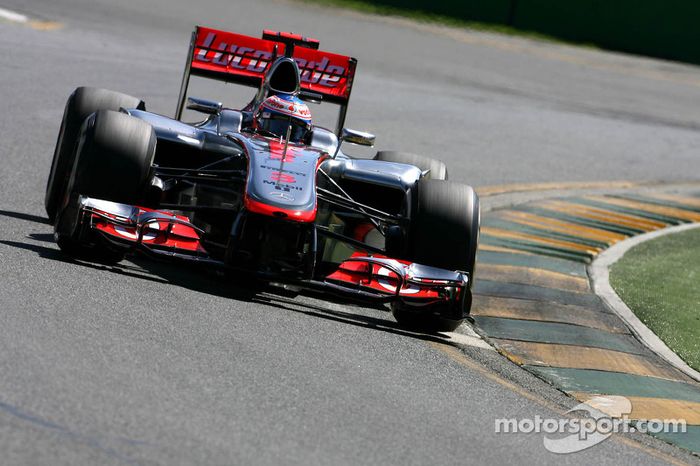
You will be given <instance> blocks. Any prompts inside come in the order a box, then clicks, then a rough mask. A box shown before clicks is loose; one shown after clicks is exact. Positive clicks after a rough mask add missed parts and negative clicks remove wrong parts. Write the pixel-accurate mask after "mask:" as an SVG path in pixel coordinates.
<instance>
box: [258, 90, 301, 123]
mask: <svg viewBox="0 0 700 466" xmlns="http://www.w3.org/2000/svg"><path fill="white" fill-rule="evenodd" d="M262 106H263V108H266V109H268V110H273V111H276V112H279V113H283V114H285V115H291V116H293V117H295V118H301V119H302V120H311V111H310V110H309V107H307V106H306V104H303V103H298V102H290V101H288V100H284V99H282V98H280V97H278V96H276V95H273V96H272V97H269V98H268V99H266V100H265V102H263V104H262Z"/></svg>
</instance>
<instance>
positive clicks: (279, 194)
mask: <svg viewBox="0 0 700 466" xmlns="http://www.w3.org/2000/svg"><path fill="white" fill-rule="evenodd" d="M269 195H270V196H272V197H277V198H279V199H283V200H285V201H290V202H291V201H293V200H294V196H292V195H291V194H290V193H287V192H284V191H272V192H271V193H269Z"/></svg>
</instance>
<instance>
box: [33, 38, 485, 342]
mask: <svg viewBox="0 0 700 466" xmlns="http://www.w3.org/2000/svg"><path fill="white" fill-rule="evenodd" d="M356 65H357V60H355V59H354V58H351V57H347V56H342V55H338V54H334V53H328V52H324V51H321V50H319V42H318V41H316V40H314V39H308V38H305V37H302V36H299V35H295V34H290V33H279V32H274V31H264V32H263V36H262V38H261V39H258V38H255V37H248V36H244V35H240V34H235V33H230V32H224V31H218V30H214V29H209V28H205V27H197V28H196V29H195V31H194V32H193V34H192V41H191V43H190V49H189V53H188V55H187V65H186V68H185V72H184V75H183V79H182V86H181V89H180V95H179V100H178V104H177V110H176V114H175V118H169V117H166V116H162V115H158V114H155V113H150V112H147V111H146V108H145V104H144V102H143V101H141V100H140V99H138V98H134V97H130V96H127V95H124V94H121V93H117V92H113V91H108V90H104V89H95V88H87V87H80V88H78V89H76V90H75V92H73V94H72V95H71V96H70V97H69V99H68V102H67V104H66V107H65V112H64V115H63V121H62V123H61V128H60V132H59V135H58V140H57V142H56V149H55V153H54V157H53V163H52V166H51V172H50V176H49V180H48V184H47V189H46V211H47V213H48V215H49V218H50V220H51V222H52V223H53V224H54V231H55V238H56V241H57V243H58V245H59V247H60V248H61V250H62V251H63V252H64V253H66V254H69V255H71V256H73V257H77V258H81V259H83V260H96V261H114V262H116V261H119V260H121V259H122V258H123V257H124V254H125V253H128V252H131V251H135V250H139V251H142V252H144V253H147V254H149V255H151V256H155V257H160V258H167V259H174V260H186V261H193V262H198V263H202V264H207V265H209V264H211V266H216V267H222V268H223V269H224V270H228V271H231V272H232V273H231V275H230V276H233V277H235V276H236V274H237V273H238V272H243V274H245V275H247V276H250V275H254V276H255V277H257V278H258V279H260V280H263V281H265V282H268V283H281V284H285V285H286V286H290V287H295V288H296V289H300V290H310V291H312V292H327V293H332V294H334V295H337V296H341V297H346V298H349V299H351V300H360V301H369V302H374V303H388V304H389V305H390V307H391V310H392V312H393V314H394V316H395V318H396V319H397V321H398V322H399V323H400V324H402V325H406V326H410V327H413V328H419V329H422V330H430V331H435V330H452V329H454V328H456V327H457V326H458V325H459V324H460V323H461V322H462V321H463V319H464V318H465V316H466V315H467V314H468V313H469V311H470V308H471V300H472V296H471V288H472V284H473V282H474V264H475V260H476V249H477V242H478V235H479V221H480V220H479V199H478V197H477V196H476V194H475V193H474V190H473V189H472V188H471V187H469V186H466V185H463V184H459V183H454V182H448V181H446V179H447V170H446V168H445V165H444V164H443V163H442V162H440V161H437V160H433V159H429V158H427V157H422V156H418V155H413V154H408V153H401V152H392V151H380V152H378V153H377V154H376V156H375V157H374V158H373V159H371V160H370V159H355V158H351V157H350V156H348V155H346V154H345V153H343V151H341V149H340V146H341V144H342V143H344V142H345V143H352V144H359V145H365V146H372V145H373V143H374V136H373V135H371V134H368V133H363V132H360V131H355V130H350V129H346V128H344V122H345V115H346V112H347V107H348V102H349V99H350V91H351V88H352V84H353V78H354V75H355V69H356ZM191 76H200V77H205V78H211V79H215V80H220V81H226V82H229V83H237V84H243V85H248V86H252V87H255V88H257V91H256V93H255V96H254V98H253V100H252V101H251V102H250V103H248V104H247V105H245V106H242V107H241V109H240V110H234V109H230V108H225V107H224V106H223V105H222V104H221V103H219V102H215V101H210V100H204V99H197V98H192V97H188V96H187V92H188V85H189V82H190V77H191ZM272 96H287V98H288V100H287V101H282V100H279V99H278V100H279V102H281V104H280V103H279V102H278V104H279V105H280V107H279V108H278V110H280V111H283V112H284V111H286V110H285V107H284V106H285V102H291V104H290V105H291V106H290V107H289V108H290V109H292V107H293V106H294V105H296V104H294V102H299V101H301V102H304V101H306V102H308V101H312V102H315V103H319V102H320V101H323V102H329V103H331V104H335V105H336V106H338V108H339V110H338V123H337V127H336V129H335V130H334V131H333V130H329V129H325V128H322V127H320V126H311V125H309V126H307V127H305V128H301V129H299V128H298V127H297V126H295V124H292V118H291V116H290V118H289V119H288V120H285V119H284V118H282V119H279V118H277V119H275V120H269V122H272V123H274V124H275V125H277V127H278V128H279V127H280V125H281V127H282V130H281V132H280V131H279V130H278V131H273V130H271V127H270V126H266V124H262V123H260V122H259V121H262V120H257V119H256V118H258V117H259V116H260V114H259V112H260V111H261V110H260V108H261V106H262V104H263V103H264V102H267V101H268V100H269V99H270V98H271V97H272ZM294 99H297V100H294ZM273 103H274V102H273ZM185 107H186V108H187V109H190V110H194V111H197V112H201V113H203V114H205V115H206V117H205V118H204V120H203V121H201V122H197V123H193V124H188V123H184V122H183V121H182V114H183V110H184V109H185ZM299 107H300V108H301V106H299ZM266 108H267V107H266ZM263 110H265V109H263ZM273 110H274V108H273ZM265 111H266V110H265ZM294 111H296V110H294ZM272 113H274V112H272ZM292 113H293V112H292ZM292 113H290V115H291V114H292ZM302 116H303V115H302ZM260 118H262V117H260ZM265 121H268V120H265ZM293 135H297V136H296V137H295V136H293ZM243 274H240V275H243ZM227 276H228V275H227Z"/></svg>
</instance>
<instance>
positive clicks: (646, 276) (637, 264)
mask: <svg viewBox="0 0 700 466" xmlns="http://www.w3.org/2000/svg"><path fill="white" fill-rule="evenodd" d="M610 283H611V285H612V286H613V288H614V289H615V291H616V292H617V294H618V295H620V298H622V300H623V301H624V302H625V303H626V304H627V305H628V306H629V308H630V309H632V311H633V312H634V313H635V314H636V315H637V317H639V319H640V320H641V321H642V322H644V324H646V325H647V327H649V329H651V331H652V332H654V333H655V334H656V335H658V337H659V338H661V339H662V340H663V341H664V342H665V343H666V344H667V345H668V346H669V348H671V349H672V350H673V351H675V352H676V354H678V355H679V356H680V357H681V358H682V359H683V360H684V361H685V362H687V363H688V364H689V365H690V366H691V367H693V368H694V369H696V370H700V229H695V230H689V231H686V232H682V233H676V234H672V235H668V236H663V237H661V238H658V239H655V240H652V241H647V242H645V243H642V244H640V245H638V246H636V247H634V248H632V249H631V250H630V251H628V252H627V254H625V255H624V257H623V258H622V259H620V260H619V261H618V262H617V263H615V264H614V265H613V266H612V268H611V270H610Z"/></svg>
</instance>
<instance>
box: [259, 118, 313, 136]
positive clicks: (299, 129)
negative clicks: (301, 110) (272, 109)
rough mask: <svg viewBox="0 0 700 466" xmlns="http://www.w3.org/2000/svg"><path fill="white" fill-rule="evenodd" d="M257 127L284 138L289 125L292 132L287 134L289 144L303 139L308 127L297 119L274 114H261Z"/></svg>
mask: <svg viewBox="0 0 700 466" xmlns="http://www.w3.org/2000/svg"><path fill="white" fill-rule="evenodd" d="M258 124H259V127H260V129H263V130H265V131H267V132H269V133H272V134H275V135H277V136H279V137H286V136H287V130H288V128H289V126H290V125H291V127H292V130H291V132H290V133H289V141H290V142H299V141H301V140H302V139H304V136H306V132H307V131H308V130H309V125H308V124H307V123H306V122H304V121H302V120H299V119H298V118H292V117H289V116H284V115H276V114H274V113H269V112H263V114H262V115H261V117H260V119H259V122H258Z"/></svg>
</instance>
